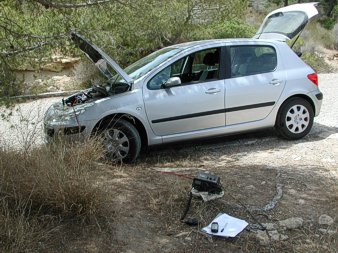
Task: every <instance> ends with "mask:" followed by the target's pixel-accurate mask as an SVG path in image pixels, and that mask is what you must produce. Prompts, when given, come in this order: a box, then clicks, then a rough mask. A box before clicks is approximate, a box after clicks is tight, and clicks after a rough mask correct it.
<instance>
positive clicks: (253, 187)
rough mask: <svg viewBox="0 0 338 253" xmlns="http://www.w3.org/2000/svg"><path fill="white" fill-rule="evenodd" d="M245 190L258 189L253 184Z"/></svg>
mask: <svg viewBox="0 0 338 253" xmlns="http://www.w3.org/2000/svg"><path fill="white" fill-rule="evenodd" d="M245 189H247V190H255V189H256V187H255V186H253V185H252V184H251V185H248V186H246V187H245Z"/></svg>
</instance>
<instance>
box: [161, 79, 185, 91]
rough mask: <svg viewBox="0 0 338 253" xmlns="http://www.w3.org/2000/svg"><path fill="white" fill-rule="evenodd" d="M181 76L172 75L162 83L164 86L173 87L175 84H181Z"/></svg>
mask: <svg viewBox="0 0 338 253" xmlns="http://www.w3.org/2000/svg"><path fill="white" fill-rule="evenodd" d="M181 83H182V82H181V78H179V77H170V78H169V79H168V80H167V81H166V82H165V83H164V84H162V88H165V89H166V88H171V87H175V86H179V85H181Z"/></svg>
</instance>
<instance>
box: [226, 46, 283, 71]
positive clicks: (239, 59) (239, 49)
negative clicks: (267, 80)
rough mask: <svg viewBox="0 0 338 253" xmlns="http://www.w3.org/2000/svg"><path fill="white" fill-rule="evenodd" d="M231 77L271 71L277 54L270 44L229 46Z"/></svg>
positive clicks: (274, 67)
mask: <svg viewBox="0 0 338 253" xmlns="http://www.w3.org/2000/svg"><path fill="white" fill-rule="evenodd" d="M230 58H231V77H240V76H249V75H255V74H261V73H267V72H272V71H274V70H275V69H276V67H277V54H276V51H275V49H274V48H273V47H271V46H261V45H258V46H232V47H230Z"/></svg>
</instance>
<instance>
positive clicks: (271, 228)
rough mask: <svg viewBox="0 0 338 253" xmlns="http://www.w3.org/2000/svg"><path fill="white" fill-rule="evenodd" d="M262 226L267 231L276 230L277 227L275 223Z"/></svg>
mask: <svg viewBox="0 0 338 253" xmlns="http://www.w3.org/2000/svg"><path fill="white" fill-rule="evenodd" d="M262 225H263V226H264V227H265V228H266V230H268V231H269V230H276V229H277V225H276V224H275V223H262Z"/></svg>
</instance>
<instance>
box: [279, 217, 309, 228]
mask: <svg viewBox="0 0 338 253" xmlns="http://www.w3.org/2000/svg"><path fill="white" fill-rule="evenodd" d="M279 226H281V227H283V228H285V229H295V228H300V227H301V226H303V219H302V218H299V217H292V218H289V219H286V220H281V221H279Z"/></svg>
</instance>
